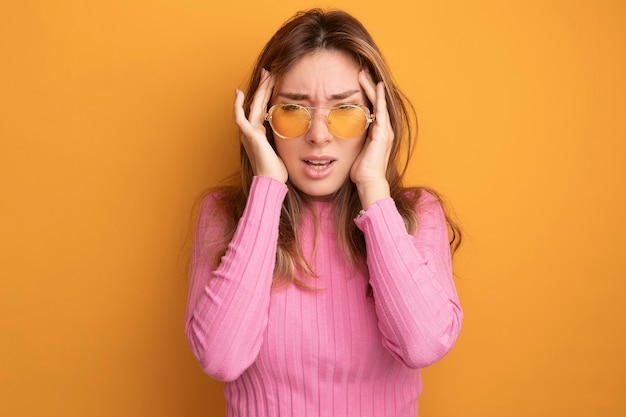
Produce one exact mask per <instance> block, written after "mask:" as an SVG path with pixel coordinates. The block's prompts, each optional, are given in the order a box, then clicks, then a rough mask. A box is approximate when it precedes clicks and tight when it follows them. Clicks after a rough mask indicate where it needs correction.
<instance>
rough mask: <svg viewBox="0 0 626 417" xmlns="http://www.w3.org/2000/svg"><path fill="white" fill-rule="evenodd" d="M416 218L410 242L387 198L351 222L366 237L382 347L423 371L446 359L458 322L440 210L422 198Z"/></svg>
mask: <svg viewBox="0 0 626 417" xmlns="http://www.w3.org/2000/svg"><path fill="white" fill-rule="evenodd" d="M417 216H418V223H419V226H418V230H417V233H416V234H415V236H411V235H410V234H408V233H407V232H406V228H405V226H404V222H403V220H402V218H401V216H400V214H399V213H398V211H397V209H396V206H395V203H394V201H393V200H392V199H390V198H388V199H384V200H380V201H378V202H376V203H375V204H373V205H371V206H370V207H369V208H368V210H367V212H366V213H365V215H363V216H361V217H360V218H358V219H356V220H355V221H356V224H357V227H359V229H361V230H362V231H363V233H364V235H365V241H366V246H367V265H368V269H369V274H370V284H371V285H372V289H373V292H374V303H375V310H376V315H377V317H378V326H379V329H380V332H381V334H382V337H383V344H384V346H385V347H386V348H387V349H388V350H389V351H390V352H391V353H392V355H394V356H395V357H396V358H397V359H399V360H401V361H402V362H403V363H404V364H406V365H407V366H409V367H412V368H421V367H424V366H428V365H430V364H432V363H434V362H436V361H437V360H439V359H441V358H442V357H443V356H444V355H445V354H446V353H448V351H449V350H450V349H451V348H452V346H453V345H454V343H455V341H456V338H457V336H458V334H459V331H460V329H461V322H462V319H463V312H462V310H461V307H460V304H459V300H458V296H457V293H456V289H455V287H454V283H453V278H452V266H451V259H450V246H449V241H448V229H447V224H446V221H445V216H444V213H443V210H442V208H441V205H440V204H439V202H438V201H437V199H436V198H435V197H433V196H432V195H431V194H428V193H425V192H424V193H422V195H421V196H420V199H419V201H418V207H417Z"/></svg>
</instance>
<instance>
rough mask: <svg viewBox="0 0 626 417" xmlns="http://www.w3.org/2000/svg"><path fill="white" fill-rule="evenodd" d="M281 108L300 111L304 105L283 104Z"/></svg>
mask: <svg viewBox="0 0 626 417" xmlns="http://www.w3.org/2000/svg"><path fill="white" fill-rule="evenodd" d="M281 109H282V110H284V111H298V110H301V109H302V106H299V105H297V104H283V105H282V106H281Z"/></svg>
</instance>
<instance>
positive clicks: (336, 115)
mask: <svg viewBox="0 0 626 417" xmlns="http://www.w3.org/2000/svg"><path fill="white" fill-rule="evenodd" d="M316 110H317V111H318V112H315V111H316ZM319 110H328V113H327V114H324V113H320V112H319ZM313 116H324V117H325V118H326V124H327V125H328V130H329V131H330V133H332V134H333V135H334V136H336V137H338V138H341V139H354V138H356V137H358V136H359V135H361V134H362V133H363V132H365V130H367V128H368V127H369V125H370V123H372V122H373V121H374V117H373V116H372V115H371V114H370V112H369V110H368V109H366V108H365V107H363V106H360V105H358V104H342V105H340V106H337V107H333V108H331V109H323V108H320V107H304V106H301V105H299V104H275V105H273V106H272V107H270V109H269V111H268V112H267V114H266V116H265V120H266V121H267V122H269V124H270V126H271V127H272V130H273V131H274V134H276V135H277V136H279V137H281V138H283V139H294V138H299V137H300V136H302V135H304V134H305V133H306V132H307V131H308V130H309V128H310V127H311V120H312V118H313Z"/></svg>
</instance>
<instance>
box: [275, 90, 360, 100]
mask: <svg viewBox="0 0 626 417" xmlns="http://www.w3.org/2000/svg"><path fill="white" fill-rule="evenodd" d="M358 93H361V90H347V91H344V92H341V93H336V94H332V95H331V96H330V97H328V98H327V100H344V99H346V98H348V97H352V96H353V95H355V94H358ZM276 96H277V97H282V98H286V99H288V100H293V101H305V100H308V99H310V96H309V95H308V94H300V93H288V92H280V93H278V94H277V95H276Z"/></svg>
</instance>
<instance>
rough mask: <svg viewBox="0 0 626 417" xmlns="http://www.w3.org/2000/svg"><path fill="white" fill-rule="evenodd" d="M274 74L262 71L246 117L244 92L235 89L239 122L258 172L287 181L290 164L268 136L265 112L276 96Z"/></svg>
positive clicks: (244, 141)
mask: <svg viewBox="0 0 626 417" xmlns="http://www.w3.org/2000/svg"><path fill="white" fill-rule="evenodd" d="M273 88H274V77H273V76H272V75H271V74H270V73H269V72H268V71H267V70H265V69H263V70H262V72H261V82H260V83H259V88H257V90H256V93H255V94H254V99H253V100H252V104H251V105H250V114H249V115H248V118H247V119H246V114H245V111H244V109H243V101H244V94H243V92H242V91H239V90H237V91H236V93H235V123H237V126H239V130H240V131H241V143H242V144H243V147H244V148H245V150H246V154H247V155H248V158H249V159H250V164H251V165H252V172H253V173H254V175H261V176H265V177H270V178H274V179H276V180H278V181H281V182H283V183H285V182H287V177H288V176H287V168H285V164H284V163H283V161H282V160H281V159H280V157H279V156H278V155H277V154H276V152H275V151H274V149H273V148H272V146H271V145H270V143H269V142H268V140H267V137H266V136H265V126H264V122H265V113H266V109H267V104H268V102H269V100H270V97H271V96H272V89H273Z"/></svg>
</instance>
